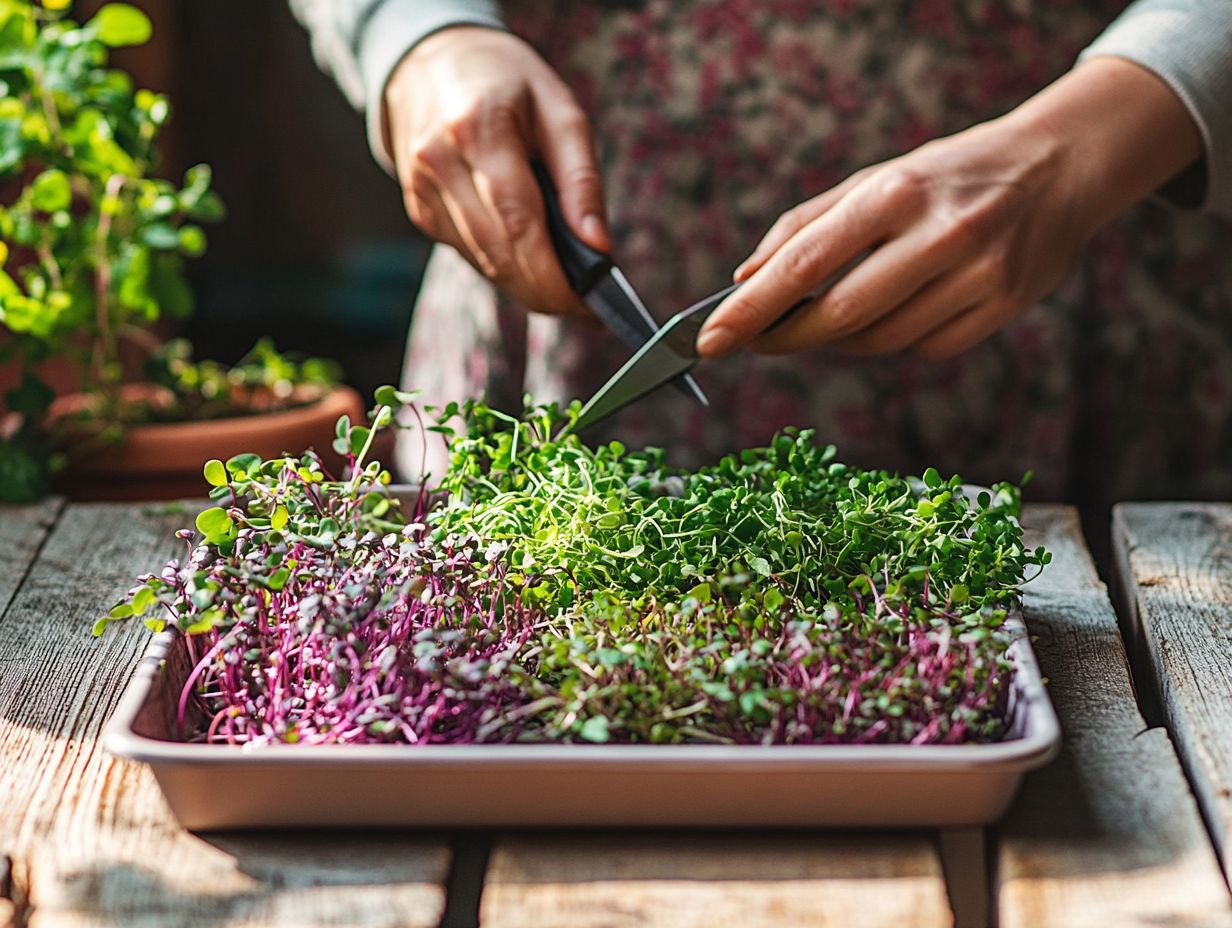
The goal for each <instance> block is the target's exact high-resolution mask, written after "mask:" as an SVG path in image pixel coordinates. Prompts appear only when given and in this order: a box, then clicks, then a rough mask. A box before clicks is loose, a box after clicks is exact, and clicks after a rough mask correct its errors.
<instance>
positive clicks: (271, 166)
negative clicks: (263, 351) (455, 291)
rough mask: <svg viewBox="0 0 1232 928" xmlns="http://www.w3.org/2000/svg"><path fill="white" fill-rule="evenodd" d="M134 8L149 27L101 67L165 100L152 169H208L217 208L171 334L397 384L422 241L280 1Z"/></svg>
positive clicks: (218, 350)
mask: <svg viewBox="0 0 1232 928" xmlns="http://www.w3.org/2000/svg"><path fill="white" fill-rule="evenodd" d="M138 3H139V5H140V6H141V8H142V9H144V10H145V11H146V12H147V13H148V14H149V16H150V18H151V19H152V20H153V22H154V37H153V39H152V40H151V41H150V43H149V44H148V45H146V46H144V47H141V48H135V49H119V50H117V51H116V52H115V53H114V55H113V58H112V60H113V63H114V64H115V65H116V66H117V67H122V68H125V69H127V70H129V71H130V72H132V74H133V77H134V79H135V81H136V83H137V85H138V86H145V87H149V88H151V89H153V90H158V91H161V92H164V93H167V94H169V95H170V97H171V103H172V119H171V122H170V124H169V125H168V126H167V128H166V130H165V132H164V136H163V140H162V141H163V146H162V147H163V173H164V174H166V175H167V176H169V177H173V178H178V177H179V176H180V175H181V174H182V172H183V170H184V168H185V167H188V166H189V165H192V164H197V163H200V162H205V163H207V164H210V165H212V167H213V169H214V182H215V188H216V189H217V191H218V192H219V194H220V195H221V196H222V198H223V200H224V202H225V203H226V205H227V209H228V217H227V219H226V220H225V221H223V222H222V223H220V224H218V225H215V226H212V227H209V228H207V230H206V231H207V233H208V235H209V250H208V251H207V253H206V255H205V256H204V257H203V258H201V259H199V260H197V261H194V262H192V264H191V265H190V267H191V270H190V274H191V280H192V284H193V287H194V290H195V292H196V294H197V312H196V314H195V316H194V317H193V319H191V320H190V321H189V322H188V324H187V326H186V329H185V331H184V332H183V334H186V335H188V336H190V337H191V338H192V339H193V342H194V344H195V345H196V348H197V353H198V356H200V357H203V358H207V357H208V358H218V359H219V360H222V361H227V362H233V361H235V360H237V359H238V358H239V357H240V356H241V355H243V354H244V352H245V351H247V350H248V348H249V347H250V346H251V345H252V343H253V342H254V341H255V340H256V339H257V338H258V337H259V336H261V335H266V334H268V335H270V336H272V337H273V338H274V340H275V342H276V344H277V345H278V347H279V348H280V349H282V350H284V351H296V352H304V353H309V354H317V355H321V356H324V357H331V358H334V359H335V360H337V361H338V362H339V363H340V364H341V365H342V367H343V370H344V372H345V375H346V376H345V379H346V380H347V381H348V382H350V383H352V384H353V385H355V386H356V387H358V388H360V390H361V391H362V392H364V393H369V392H370V391H371V389H372V388H373V387H374V386H377V385H379V384H381V383H386V382H391V381H395V380H396V379H397V376H398V372H399V369H400V366H401V361H402V350H403V346H404V344H405V340H406V332H407V328H408V325H409V322H410V315H411V307H412V303H413V301H414V297H415V293H416V292H417V290H418V286H419V280H420V276H421V272H422V267H423V262H424V259H425V257H426V252H427V246H426V243H425V242H424V240H423V239H422V238H421V237H420V236H419V235H418V234H417V233H416V232H415V230H414V228H413V227H412V226H411V224H410V222H409V220H408V219H407V218H406V214H405V212H404V211H403V207H402V198H401V194H400V192H399V190H398V186H397V184H396V183H395V182H394V181H393V179H392V178H390V177H389V176H388V175H386V174H385V173H384V171H382V170H381V168H380V167H378V166H377V164H376V162H375V161H374V160H373V159H372V156H371V154H370V152H369V151H368V144H367V140H366V138H365V135H364V125H363V119H362V117H361V115H360V114H359V113H357V112H356V111H354V110H353V109H351V107H350V106H349V105H348V104H347V102H346V100H345V99H344V98H343V96H342V94H341V92H340V91H339V90H338V88H337V87H336V86H335V85H334V83H333V81H332V79H331V78H329V77H328V76H326V75H325V74H324V73H323V72H321V71H320V70H319V69H318V68H317V66H316V63H315V62H314V61H313V59H312V53H311V49H310V47H309V41H308V34H307V33H306V32H305V31H304V29H303V28H302V27H301V26H300V25H299V23H298V22H297V21H296V20H295V18H294V17H293V16H292V15H291V13H290V11H289V9H288V8H287V5H286V3H285V2H283V0H263V2H255V3H254V2H252V0H208V2H191V3H189V2H183V0H180V2H176V0H138ZM98 5H99V3H97V2H92V3H81V4H77V5H75V9H74V14H75V15H76V16H78V17H80V18H82V19H85V18H87V17H88V16H89V15H90V14H91V13H92V11H93V8H95V7H97V6H98Z"/></svg>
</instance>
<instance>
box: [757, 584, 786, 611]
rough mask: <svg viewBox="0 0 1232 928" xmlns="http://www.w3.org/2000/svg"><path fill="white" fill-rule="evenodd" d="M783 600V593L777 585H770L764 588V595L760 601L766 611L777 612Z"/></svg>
mask: <svg viewBox="0 0 1232 928" xmlns="http://www.w3.org/2000/svg"><path fill="white" fill-rule="evenodd" d="M784 601H785V599H784V596H783V593H782V592H781V591H780V590H779V588H778V587H776V586H772V587H770V589H768V590H766V595H765V596H763V597H762V600H761V603H762V605H763V606H765V608H766V611H767V612H778V611H779V609H780V608H781V607H782V605H783V603H784Z"/></svg>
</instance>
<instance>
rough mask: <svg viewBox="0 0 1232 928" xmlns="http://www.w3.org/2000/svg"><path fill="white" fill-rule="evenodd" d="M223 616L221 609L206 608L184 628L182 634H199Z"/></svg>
mask: <svg viewBox="0 0 1232 928" xmlns="http://www.w3.org/2000/svg"><path fill="white" fill-rule="evenodd" d="M224 617H225V615H224V613H223V611H222V610H221V609H207V610H205V612H203V613H202V614H201V618H199V619H197V621H195V622H193V623H192V624H191V625H189V626H188V627H186V628H185V629H184V634H185V635H200V634H203V633H204V632H208V631H210V630H211V629H213V628H214V627H215V626H217V625H218V624H219V623H220V622H222V620H223V618H224Z"/></svg>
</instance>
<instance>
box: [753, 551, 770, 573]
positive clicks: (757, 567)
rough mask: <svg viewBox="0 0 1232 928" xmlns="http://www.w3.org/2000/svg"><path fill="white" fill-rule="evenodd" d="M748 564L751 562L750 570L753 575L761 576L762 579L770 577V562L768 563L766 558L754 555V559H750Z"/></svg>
mask: <svg viewBox="0 0 1232 928" xmlns="http://www.w3.org/2000/svg"><path fill="white" fill-rule="evenodd" d="M748 562H749V570H751V571H753V573H755V574H759V575H760V576H762V577H768V576H770V562H769V561H767V560H766V559H765V558H764V557H758V556H757V555H753V556H752V557H750V558H748Z"/></svg>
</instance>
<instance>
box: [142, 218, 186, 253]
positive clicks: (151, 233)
mask: <svg viewBox="0 0 1232 928" xmlns="http://www.w3.org/2000/svg"><path fill="white" fill-rule="evenodd" d="M139 237H140V239H141V241H142V242H144V243H145V244H147V245H149V246H150V247H151V248H157V249H159V250H160V251H171V250H172V249H174V248H179V247H180V233H179V232H178V231H177V230H176V228H175V226H173V225H171V224H170V223H166V222H154V223H151V224H150V225H148V226H146V227H145V228H144V229H142V230H141V234H140V236H139Z"/></svg>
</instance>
